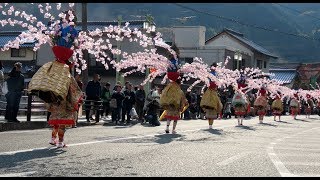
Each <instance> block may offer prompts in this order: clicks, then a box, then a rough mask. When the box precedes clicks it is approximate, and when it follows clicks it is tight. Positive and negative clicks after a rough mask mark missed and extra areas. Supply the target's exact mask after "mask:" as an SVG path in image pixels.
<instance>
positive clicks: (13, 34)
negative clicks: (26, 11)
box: [0, 31, 35, 47]
mask: <svg viewBox="0 0 320 180" xmlns="http://www.w3.org/2000/svg"><path fill="white" fill-rule="evenodd" d="M21 32H22V31H2V32H0V47H3V46H4V45H5V44H7V43H8V41H14V40H15V39H16V38H17V37H18V36H19V34H21ZM34 45H35V41H33V42H28V43H24V44H21V45H20V47H34Z"/></svg>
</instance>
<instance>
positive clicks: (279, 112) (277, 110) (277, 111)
mask: <svg viewBox="0 0 320 180" xmlns="http://www.w3.org/2000/svg"><path fill="white" fill-rule="evenodd" d="M272 114H273V115H274V116H281V115H282V110H281V109H280V108H273V109H272Z"/></svg>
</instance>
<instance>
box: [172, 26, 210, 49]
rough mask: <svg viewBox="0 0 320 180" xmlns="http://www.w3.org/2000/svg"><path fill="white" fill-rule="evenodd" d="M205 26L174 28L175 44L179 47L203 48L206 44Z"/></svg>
mask: <svg viewBox="0 0 320 180" xmlns="http://www.w3.org/2000/svg"><path fill="white" fill-rule="evenodd" d="M205 31H206V28H205V27H204V26H177V27H173V33H174V42H175V43H176V45H177V46H178V47H201V46H204V43H205Z"/></svg>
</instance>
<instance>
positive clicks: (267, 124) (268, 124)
mask: <svg viewBox="0 0 320 180" xmlns="http://www.w3.org/2000/svg"><path fill="white" fill-rule="evenodd" d="M259 124H260V125H266V126H273V127H277V126H278V125H275V124H270V123H264V122H263V123H259Z"/></svg>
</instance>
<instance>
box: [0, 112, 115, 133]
mask: <svg viewBox="0 0 320 180" xmlns="http://www.w3.org/2000/svg"><path fill="white" fill-rule="evenodd" d="M17 119H18V120H19V121H20V123H13V122H7V121H6V120H5V119H4V116H0V132H2V131H12V130H31V129H42V128H49V127H50V126H49V125H48V123H47V116H43V115H33V116H31V121H29V122H28V121H27V116H18V117H17ZM108 121H111V120H105V119H103V118H102V119H100V120H99V122H98V123H96V122H95V121H91V122H90V123H88V122H87V120H86V118H85V116H82V117H80V118H79V119H78V124H77V126H78V127H81V126H90V125H103V124H105V123H106V124H108Z"/></svg>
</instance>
